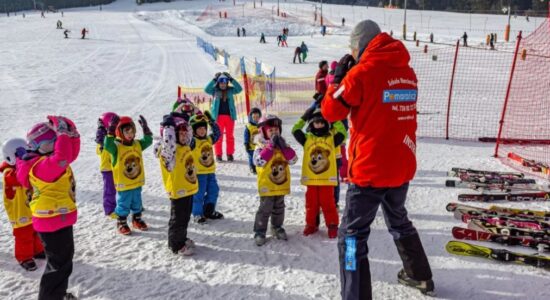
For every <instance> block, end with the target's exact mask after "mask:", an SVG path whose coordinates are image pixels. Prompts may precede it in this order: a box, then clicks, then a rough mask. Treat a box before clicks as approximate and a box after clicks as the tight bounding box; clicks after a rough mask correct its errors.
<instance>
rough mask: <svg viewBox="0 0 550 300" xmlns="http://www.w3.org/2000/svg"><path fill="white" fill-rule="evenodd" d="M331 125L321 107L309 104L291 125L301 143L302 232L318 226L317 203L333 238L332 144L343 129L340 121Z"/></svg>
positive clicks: (334, 181) (334, 182) (334, 176)
mask: <svg viewBox="0 0 550 300" xmlns="http://www.w3.org/2000/svg"><path fill="white" fill-rule="evenodd" d="M306 121H307V122H308V124H307V133H306V134H304V132H303V131H302V128H303V127H304V125H305V124H306ZM333 126H334V128H335V130H336V131H331V130H330V124H329V123H328V122H327V121H326V120H325V119H324V118H323V116H322V115H321V110H320V109H314V108H313V107H311V108H309V109H307V110H306V112H305V113H304V115H303V116H302V118H300V119H299V120H298V122H296V124H295V125H294V127H293V128H292V134H293V135H294V137H295V138H296V140H297V141H298V143H300V144H301V145H302V146H304V160H303V163H302V180H301V181H302V184H303V185H306V186H307V191H306V226H305V228H304V232H303V233H304V235H305V236H308V235H310V234H313V233H315V232H317V231H318V230H319V228H318V225H317V222H316V218H317V215H318V214H319V207H320V208H321V209H322V212H323V215H324V216H325V223H326V225H327V228H328V237H329V238H331V239H332V238H336V237H337V235H338V211H337V210H336V204H335V201H334V187H335V186H336V185H337V183H338V179H337V169H336V150H335V148H336V147H338V146H340V144H341V143H342V142H343V141H344V139H345V129H344V126H343V125H342V123H341V122H336V123H334V125H333Z"/></svg>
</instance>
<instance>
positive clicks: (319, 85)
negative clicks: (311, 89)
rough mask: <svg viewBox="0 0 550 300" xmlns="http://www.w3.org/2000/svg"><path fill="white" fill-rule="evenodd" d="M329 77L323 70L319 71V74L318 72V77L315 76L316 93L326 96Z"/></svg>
mask: <svg viewBox="0 0 550 300" xmlns="http://www.w3.org/2000/svg"><path fill="white" fill-rule="evenodd" d="M327 75H328V72H327V71H323V70H319V72H317V75H315V91H316V92H317V93H319V94H323V95H324V94H326V92H327V82H326V77H327Z"/></svg>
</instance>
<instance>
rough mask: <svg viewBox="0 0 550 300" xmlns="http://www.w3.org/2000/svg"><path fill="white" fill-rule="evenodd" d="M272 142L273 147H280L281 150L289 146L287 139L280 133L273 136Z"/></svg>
mask: <svg viewBox="0 0 550 300" xmlns="http://www.w3.org/2000/svg"><path fill="white" fill-rule="evenodd" d="M271 143H272V144H273V147H276V148H279V149H281V150H283V149H285V148H287V147H288V146H287V144H286V141H285V139H284V138H283V137H282V136H280V135H274V136H272V137H271Z"/></svg>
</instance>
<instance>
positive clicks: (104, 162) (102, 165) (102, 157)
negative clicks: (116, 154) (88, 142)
mask: <svg viewBox="0 0 550 300" xmlns="http://www.w3.org/2000/svg"><path fill="white" fill-rule="evenodd" d="M95 152H96V154H97V155H98V156H99V170H100V171H101V172H108V171H112V170H113V164H112V163H111V154H110V153H109V152H108V151H105V149H103V150H101V147H100V146H99V145H97V147H96V149H95Z"/></svg>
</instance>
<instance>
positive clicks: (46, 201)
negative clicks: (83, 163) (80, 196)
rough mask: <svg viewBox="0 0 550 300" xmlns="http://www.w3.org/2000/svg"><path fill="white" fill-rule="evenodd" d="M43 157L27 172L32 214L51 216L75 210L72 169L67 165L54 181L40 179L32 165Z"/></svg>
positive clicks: (43, 216) (74, 184)
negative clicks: (30, 190) (30, 191)
mask: <svg viewBox="0 0 550 300" xmlns="http://www.w3.org/2000/svg"><path fill="white" fill-rule="evenodd" d="M43 159H45V157H42V158H41V159H39V160H38V161H37V162H36V163H35V164H34V165H33V166H32V169H31V172H30V174H29V181H30V183H31V186H32V191H33V193H32V200H31V203H30V208H31V212H32V215H33V216H35V217H37V218H51V217H55V216H58V215H64V214H68V213H71V212H74V211H76V203H75V188H76V183H75V180H74V176H73V170H72V169H71V167H68V168H67V169H66V170H65V173H63V175H61V177H59V179H57V180H56V181H54V182H45V181H42V180H40V179H39V178H38V177H36V175H34V167H35V166H36V164H38V162H40V161H42V160H43Z"/></svg>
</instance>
